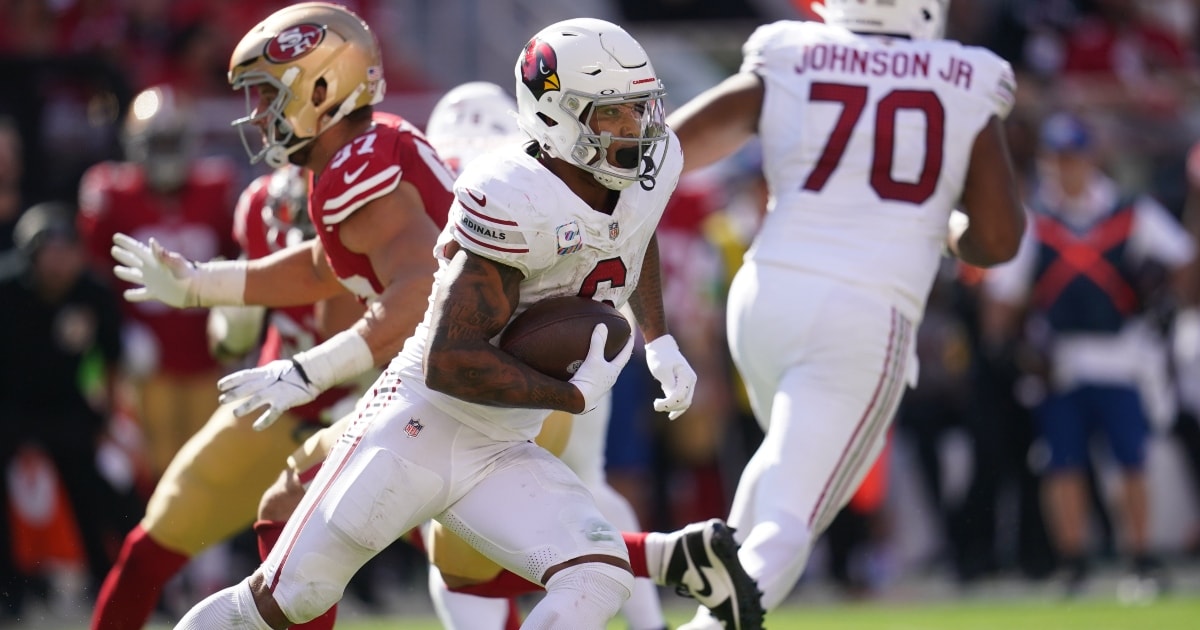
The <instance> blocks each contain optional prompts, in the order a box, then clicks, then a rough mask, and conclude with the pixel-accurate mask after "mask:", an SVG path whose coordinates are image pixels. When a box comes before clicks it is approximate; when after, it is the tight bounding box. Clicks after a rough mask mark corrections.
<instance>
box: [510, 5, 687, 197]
mask: <svg viewBox="0 0 1200 630" xmlns="http://www.w3.org/2000/svg"><path fill="white" fill-rule="evenodd" d="M514 70H515V75H516V80H517V84H516V88H517V124H519V125H520V126H521V129H522V130H523V131H525V133H527V134H529V136H531V137H532V138H533V139H534V140H535V141H537V143H538V145H539V146H540V147H541V149H542V150H543V151H545V152H546V153H547V154H549V155H550V156H551V157H556V158H559V159H563V160H569V161H571V162H574V163H575V164H576V165H578V166H579V167H580V168H583V169H584V170H587V171H590V172H591V173H592V174H593V175H594V176H595V177H596V180H597V181H599V182H600V183H601V184H603V185H604V186H605V187H607V188H609V189H612V190H623V189H625V188H628V187H629V186H630V185H631V184H633V183H634V182H640V183H641V185H642V187H643V188H646V189H650V188H653V187H654V178H655V175H656V174H657V173H658V169H659V167H660V166H661V165H662V159H663V156H664V155H665V154H666V146H667V139H668V135H667V131H666V124H665V122H664V120H665V118H666V117H665V115H664V109H663V100H662V98H663V95H664V94H665V93H666V92H665V90H663V86H662V81H660V80H659V78H658V75H657V74H656V73H655V72H654V66H652V65H651V64H650V59H649V58H648V57H647V56H646V51H644V50H642V46H641V44H638V42H637V40H635V39H634V38H633V37H632V36H630V35H629V33H626V32H625V30H624V29H622V28H621V27H619V26H617V25H616V24H612V23H610V22H605V21H604V20H597V19H593V18H576V19H572V20H566V21H563V22H558V23H556V24H552V25H550V26H547V27H546V28H544V29H542V30H541V31H540V32H539V33H538V34H537V35H534V36H533V39H531V40H529V43H528V44H526V45H525V48H524V49H523V50H522V51H521V55H520V57H518V58H517V64H516V67H515V69H514ZM626 104H630V105H635V106H638V105H640V107H638V109H637V110H636V111H637V112H638V113H639V115H640V119H641V122H640V126H641V130H640V135H639V136H638V137H615V136H613V135H612V134H610V133H607V132H605V133H602V134H600V133H596V132H595V131H594V130H593V129H592V126H591V117H592V114H593V113H594V112H595V111H596V109H597V107H600V106H604V105H626ZM613 142H619V143H632V144H633V145H635V146H634V147H633V148H630V149H628V150H627V152H625V153H622V152H618V155H619V156H623V157H619V158H618V159H620V161H621V162H622V164H612V163H611V162H609V161H608V156H607V154H608V151H607V149H608V147H609V146H610V145H612V144H613ZM622 151H626V150H622Z"/></svg>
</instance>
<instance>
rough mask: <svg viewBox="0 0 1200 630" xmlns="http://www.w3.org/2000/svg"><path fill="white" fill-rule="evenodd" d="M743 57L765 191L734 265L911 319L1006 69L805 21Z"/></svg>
mask: <svg viewBox="0 0 1200 630" xmlns="http://www.w3.org/2000/svg"><path fill="white" fill-rule="evenodd" d="M743 53H744V60H743V63H742V70H743V71H750V72H754V73H756V74H758V75H759V76H760V77H761V78H762V80H763V83H764V85H765V88H766V90H765V91H766V94H765V97H764V101H763V107H762V116H761V120H760V122H759V130H758V131H759V136H760V138H761V139H762V148H763V162H764V164H765V168H766V171H765V175H766V179H767V183H768V185H769V188H770V191H771V200H770V203H769V206H768V214H767V217H766V218H765V220H764V222H763V224H762V227H761V229H760V230H759V232H758V235H757V237H756V238H755V241H754V243H753V245H752V247H751V249H750V251H749V252H748V253H747V258H748V259H751V260H756V261H761V262H766V263H770V264H776V265H783V266H787V267H791V268H796V269H802V270H805V271H809V272H813V273H819V274H824V275H827V276H831V277H835V278H838V279H840V280H844V281H846V282H850V283H854V284H857V285H863V286H869V287H874V288H878V289H879V290H881V291H884V292H886V293H888V294H889V295H890V296H892V298H891V299H893V300H894V301H895V304H896V307H897V308H899V309H901V311H902V312H903V313H904V314H905V315H906V316H907V317H909V318H910V319H912V320H913V321H919V320H920V317H921V313H922V312H923V310H924V305H925V300H926V297H927V296H928V293H929V289H930V287H931V286H932V283H933V278H934V275H935V274H936V272H937V268H938V258H939V256H940V252H941V249H942V244H943V242H944V241H945V237H946V231H947V227H946V224H947V221H948V219H949V216H950V212H951V210H953V208H954V207H955V205H957V203H958V200H959V197H960V195H961V193H962V189H963V183H964V181H965V179H966V175H967V166H968V164H969V163H970V157H971V148H972V145H973V143H974V140H975V137H976V136H977V135H978V133H979V132H980V130H982V129H983V127H984V126H985V125H986V123H987V121H988V120H989V119H990V118H991V117H992V116H993V115H995V116H998V117H1000V118H1001V119H1003V118H1005V117H1006V116H1007V115H1008V112H1009V110H1010V109H1011V108H1012V104H1013V97H1014V92H1015V89H1016V82H1015V80H1014V78H1013V74H1012V69H1011V68H1010V67H1009V65H1008V63H1007V62H1005V61H1003V60H1002V59H1000V58H999V57H997V56H996V55H995V54H993V53H991V52H990V51H988V50H985V49H983V48H978V47H972V46H964V45H962V44H959V43H957V42H953V41H945V40H933V41H913V40H905V39H896V38H887V37H870V36H859V35H855V34H853V33H851V32H849V31H847V30H845V29H842V28H837V27H832V26H827V25H825V24H821V23H817V22H795V21H783V22H776V23H774V24H769V25H766V26H762V27H759V28H758V29H757V30H756V31H755V32H754V33H753V34H752V35H751V36H750V38H749V39H748V40H747V41H746V44H745V46H744V49H743Z"/></svg>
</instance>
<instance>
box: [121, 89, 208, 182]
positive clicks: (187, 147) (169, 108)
mask: <svg viewBox="0 0 1200 630" xmlns="http://www.w3.org/2000/svg"><path fill="white" fill-rule="evenodd" d="M193 121H194V118H193V116H192V114H191V112H189V111H188V109H187V107H186V106H185V105H184V104H183V103H182V102H181V101H180V99H179V96H178V95H177V94H176V93H175V91H174V90H173V89H171V88H170V87H168V86H165V85H163V86H156V87H152V88H148V89H146V90H143V91H141V92H139V93H138V95H137V96H135V97H134V98H133V103H132V104H130V106H129V112H128V113H127V114H126V115H125V123H124V126H123V127H122V129H121V145H122V147H123V149H124V151H125V158H126V159H128V160H129V161H131V162H136V163H138V164H140V165H141V166H142V169H143V171H144V172H145V173H146V183H147V184H149V185H150V187H151V188H153V189H154V190H157V191H159V192H173V191H175V190H178V189H179V188H180V187H182V186H183V184H184V183H185V182H186V181H187V178H188V171H189V170H190V169H191V164H192V159H193V158H194V157H195V148H196V135H197V129H196V124H195V123H194V122H193Z"/></svg>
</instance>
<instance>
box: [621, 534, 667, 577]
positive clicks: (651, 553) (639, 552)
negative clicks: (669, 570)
mask: <svg viewBox="0 0 1200 630" xmlns="http://www.w3.org/2000/svg"><path fill="white" fill-rule="evenodd" d="M621 536H622V537H623V538H624V539H625V546H626V547H628V548H629V565H630V566H632V567H633V576H634V577H640V578H650V580H652V581H653V582H654V583H655V584H658V585H659V586H663V577H662V576H663V572H664V570H665V569H666V566H667V551H668V550H669V549H670V548H671V544H672V543H673V542H674V538H673V536H672V535H670V534H660V533H657V532H650V533H645V534H637V533H631V532H621Z"/></svg>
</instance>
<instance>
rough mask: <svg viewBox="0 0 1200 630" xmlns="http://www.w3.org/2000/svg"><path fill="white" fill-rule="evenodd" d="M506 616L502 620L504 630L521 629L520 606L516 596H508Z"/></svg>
mask: <svg viewBox="0 0 1200 630" xmlns="http://www.w3.org/2000/svg"><path fill="white" fill-rule="evenodd" d="M507 601H508V618H507V619H505V620H504V630H521V607H520V606H519V605H518V604H517V598H515V597H509V598H508V600H507Z"/></svg>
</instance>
